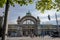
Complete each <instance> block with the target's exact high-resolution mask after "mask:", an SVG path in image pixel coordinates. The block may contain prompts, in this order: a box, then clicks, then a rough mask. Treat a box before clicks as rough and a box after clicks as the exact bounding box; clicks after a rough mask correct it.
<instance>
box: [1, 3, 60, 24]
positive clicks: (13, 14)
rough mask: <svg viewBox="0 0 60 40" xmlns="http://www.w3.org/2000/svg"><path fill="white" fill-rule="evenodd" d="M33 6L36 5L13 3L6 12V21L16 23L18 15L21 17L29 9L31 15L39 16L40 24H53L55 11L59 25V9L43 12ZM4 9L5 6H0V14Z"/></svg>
mask: <svg viewBox="0 0 60 40" xmlns="http://www.w3.org/2000/svg"><path fill="white" fill-rule="evenodd" d="M35 6H36V5H35V3H33V4H29V5H28V6H26V5H23V6H20V5H18V4H15V7H12V6H10V8H9V12H8V13H9V17H8V23H9V24H17V18H18V16H20V17H21V18H22V17H23V16H25V15H26V13H27V12H28V11H30V13H31V14H32V16H34V17H37V16H39V18H40V21H41V22H40V23H41V24H47V23H49V24H53V25H56V18H55V13H56V14H57V19H58V24H59V25H60V11H59V12H56V9H52V10H46V11H45V12H44V14H43V13H41V12H40V11H38V10H37V9H36V8H35ZM4 10H5V7H4V8H0V16H3V11H4ZM48 15H50V18H51V20H48V17H47V16H48Z"/></svg>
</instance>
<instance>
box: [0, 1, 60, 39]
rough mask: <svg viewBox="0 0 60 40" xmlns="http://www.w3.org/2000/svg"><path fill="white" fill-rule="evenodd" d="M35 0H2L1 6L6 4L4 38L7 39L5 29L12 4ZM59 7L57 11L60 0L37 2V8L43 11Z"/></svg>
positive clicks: (22, 3) (24, 3)
mask: <svg viewBox="0 0 60 40" xmlns="http://www.w3.org/2000/svg"><path fill="white" fill-rule="evenodd" d="M32 2H33V0H0V7H3V6H4V5H6V6H5V14H4V24H3V36H2V40H4V39H5V35H6V34H5V31H6V26H7V17H8V10H9V7H10V5H11V6H13V7H14V6H15V5H14V4H15V3H17V4H20V6H22V5H27V4H29V3H32ZM52 8H53V9H57V11H59V10H60V0H55V1H54V2H53V0H40V1H37V3H36V9H37V10H41V12H44V11H45V10H50V9H52Z"/></svg>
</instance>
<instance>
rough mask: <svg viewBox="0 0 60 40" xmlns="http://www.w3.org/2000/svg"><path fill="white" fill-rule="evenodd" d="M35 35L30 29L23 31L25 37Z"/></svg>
mask: <svg viewBox="0 0 60 40" xmlns="http://www.w3.org/2000/svg"><path fill="white" fill-rule="evenodd" d="M34 34H35V33H34V29H30V28H28V29H23V35H24V36H31V35H34Z"/></svg>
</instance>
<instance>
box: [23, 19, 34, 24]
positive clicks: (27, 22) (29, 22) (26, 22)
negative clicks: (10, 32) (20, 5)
mask: <svg viewBox="0 0 60 40" xmlns="http://www.w3.org/2000/svg"><path fill="white" fill-rule="evenodd" d="M23 24H34V22H33V21H32V20H25V21H24V22H23Z"/></svg>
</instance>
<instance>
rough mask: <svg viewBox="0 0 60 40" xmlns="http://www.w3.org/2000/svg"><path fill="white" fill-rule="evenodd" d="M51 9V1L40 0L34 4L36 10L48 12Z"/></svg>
mask: <svg viewBox="0 0 60 40" xmlns="http://www.w3.org/2000/svg"><path fill="white" fill-rule="evenodd" d="M52 8H53V4H52V0H41V1H38V2H37V4H36V9H38V10H41V12H44V11H45V10H50V9H52Z"/></svg>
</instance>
